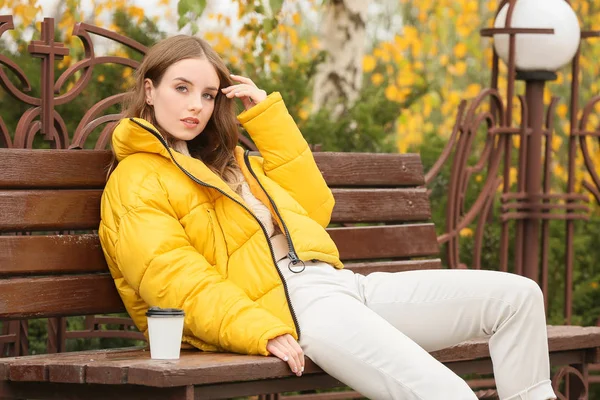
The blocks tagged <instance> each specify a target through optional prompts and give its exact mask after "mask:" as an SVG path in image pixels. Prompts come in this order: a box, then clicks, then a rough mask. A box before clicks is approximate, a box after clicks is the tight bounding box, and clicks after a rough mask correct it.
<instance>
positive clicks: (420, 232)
mask: <svg viewBox="0 0 600 400" xmlns="http://www.w3.org/2000/svg"><path fill="white" fill-rule="evenodd" d="M327 231H328V232H329V234H330V235H331V237H332V239H333V240H334V241H335V243H336V245H337V247H338V250H339V251H340V256H341V258H342V260H364V259H378V258H402V257H418V256H430V255H436V254H438V252H439V247H438V244H437V237H436V233H435V227H434V226H433V224H410V225H392V226H360V227H344V228H329V229H328V230H327Z"/></svg>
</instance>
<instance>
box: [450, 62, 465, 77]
mask: <svg viewBox="0 0 600 400" xmlns="http://www.w3.org/2000/svg"><path fill="white" fill-rule="evenodd" d="M449 70H450V73H452V74H454V75H456V76H463V75H464V74H465V73H466V72H467V63H466V62H464V61H459V62H457V63H456V64H454V66H452V67H450V68H449Z"/></svg>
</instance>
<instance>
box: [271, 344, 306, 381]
mask: <svg viewBox="0 0 600 400" xmlns="http://www.w3.org/2000/svg"><path fill="white" fill-rule="evenodd" d="M267 351H268V352H269V353H271V354H273V355H274V356H275V357H277V358H280V359H282V360H283V361H285V362H287V363H288V365H289V366H290V369H291V370H292V372H293V373H295V374H296V375H298V376H301V375H302V372H304V352H303V351H302V348H301V347H300V345H299V344H298V342H296V339H294V337H293V336H292V335H290V334H288V333H286V334H285V335H281V336H277V337H276V338H273V339H271V340H269V341H268V342H267Z"/></svg>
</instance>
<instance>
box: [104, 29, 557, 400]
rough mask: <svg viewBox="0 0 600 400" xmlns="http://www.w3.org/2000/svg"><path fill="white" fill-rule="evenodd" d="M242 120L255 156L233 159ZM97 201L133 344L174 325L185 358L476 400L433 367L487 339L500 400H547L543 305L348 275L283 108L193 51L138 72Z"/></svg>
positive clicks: (174, 51)
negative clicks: (160, 318) (159, 313)
mask: <svg viewBox="0 0 600 400" xmlns="http://www.w3.org/2000/svg"><path fill="white" fill-rule="evenodd" d="M236 98H237V99H240V100H241V101H242V103H243V105H244V107H245V111H244V112H242V113H241V114H240V115H238V116H237V120H238V121H239V122H240V123H241V124H242V125H243V127H244V128H245V129H246V131H247V132H248V133H249V134H250V136H251V137H252V139H253V141H254V143H255V144H256V146H257V147H258V149H259V150H260V154H261V157H255V156H249V155H248V153H245V152H244V151H243V150H242V149H241V148H239V147H236V143H237V121H236V116H235V113H234V99H236ZM124 117H125V118H123V119H122V121H120V123H119V124H118V125H117V127H116V128H115V130H114V133H113V138H112V147H113V151H114V154H115V157H116V161H117V162H118V165H117V166H116V168H115V169H114V171H113V172H112V174H111V175H110V178H109V180H108V183H107V185H106V189H105V192H104V195H103V197H102V222H101V225H100V228H99V233H100V239H101V242H102V247H103V249H104V253H105V256H106V259H107V261H108V265H109V267H110V271H111V273H112V276H113V278H114V280H115V284H116V286H117V289H118V291H119V293H120V295H121V297H122V299H123V302H124V304H125V306H126V307H127V311H128V312H129V314H130V315H131V317H132V318H133V319H134V321H135V323H136V324H137V326H138V328H139V329H140V330H141V331H142V332H146V330H147V324H146V318H145V316H144V314H145V312H146V310H147V309H148V307H149V306H160V307H178V308H182V309H183V310H185V313H186V314H185V315H186V316H185V327H184V336H183V342H185V343H187V344H191V345H193V346H195V347H197V348H199V349H201V350H206V351H231V352H238V353H245V354H262V355H265V356H268V355H273V356H275V357H279V358H280V359H282V360H283V361H285V362H287V363H288V364H289V366H290V368H291V370H292V371H293V372H294V373H296V374H297V375H298V376H300V375H302V371H303V369H304V354H306V355H307V356H309V357H310V358H311V359H312V360H314V361H315V362H316V363H317V364H318V365H319V366H320V367H321V368H323V369H324V370H325V371H327V372H328V373H329V374H330V375H332V376H334V377H336V378H337V379H339V380H341V381H342V382H345V383H346V384H348V385H349V386H351V387H353V388H354V389H356V390H357V391H359V392H361V393H362V394H363V395H365V396H367V397H369V398H373V399H432V400H439V399H475V398H476V397H475V396H474V394H473V392H472V391H471V390H470V389H469V387H468V386H467V385H466V383H465V382H464V381H463V380H462V379H460V378H459V377H458V376H457V375H455V374H454V373H453V372H451V371H450V370H449V369H447V368H446V367H445V366H444V365H443V364H441V363H439V362H437V361H436V360H435V359H434V358H433V357H431V356H430V355H429V353H428V351H432V350H436V349H440V348H444V347H447V346H451V345H454V344H456V343H459V342H461V341H464V340H467V339H469V338H473V337H477V336H483V335H491V339H490V352H491V355H492V359H493V362H494V367H495V377H496V383H497V386H498V391H499V394H500V397H501V398H502V399H530V400H545V399H554V398H555V396H554V393H553V391H552V388H551V385H550V381H549V373H550V371H549V363H548V347H547V337H546V325H545V316H544V306H543V299H542V294H541V291H540V290H539V288H538V286H537V285H536V284H535V283H534V282H533V281H531V280H528V279H525V278H522V277H520V276H517V275H513V274H508V273H500V272H490V271H468V270H460V271H458V270H437V271H415V272H404V273H397V274H387V273H374V274H371V275H369V276H366V277H365V276H362V275H358V274H354V273H353V272H351V271H349V270H344V269H343V265H342V263H341V262H340V259H339V254H338V251H337V249H336V246H335V244H334V243H333V241H332V240H331V238H330V237H329V235H328V234H327V232H326V230H325V227H326V226H327V224H328V223H329V219H330V215H331V211H332V209H333V205H334V199H333V197H332V194H331V191H330V190H329V188H328V187H327V185H326V183H325V181H324V180H323V177H322V176H321V174H320V172H319V170H318V168H317V166H316V165H315V162H314V159H313V156H312V154H311V152H310V150H309V147H308V145H307V143H306V141H305V140H304V139H303V137H302V135H301V133H300V131H299V130H298V128H297V126H296V124H295V123H294V121H293V120H292V118H291V117H290V115H289V114H288V112H287V109H286V107H285V105H284V103H283V100H282V98H281V96H280V95H279V94H278V93H272V94H270V95H268V96H267V94H266V93H265V92H264V91H263V90H260V89H259V88H258V87H256V85H255V84H254V83H253V82H252V81H251V80H250V79H248V78H245V77H241V76H234V75H230V74H229V72H228V70H227V67H226V66H225V65H224V63H223V61H222V60H221V59H220V58H219V56H218V55H217V54H216V53H215V52H214V51H213V50H212V49H211V48H210V46H208V45H207V44H206V43H205V42H204V41H203V40H201V39H198V38H195V37H189V36H175V37H172V38H169V39H166V40H163V41H161V42H160V43H158V44H156V45H155V46H153V47H152V48H151V49H150V51H149V52H148V54H147V55H146V57H145V58H144V60H143V62H142V64H141V65H140V67H139V69H138V71H137V81H136V85H135V87H134V88H133V90H132V92H131V93H130V95H129V98H128V101H127V103H126V108H125V111H124Z"/></svg>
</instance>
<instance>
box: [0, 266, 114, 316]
mask: <svg viewBox="0 0 600 400" xmlns="http://www.w3.org/2000/svg"><path fill="white" fill-rule="evenodd" d="M124 311H125V307H124V306H123V303H122V302H121V299H120V297H119V295H118V294H117V290H116V288H115V284H114V282H113V280H112V278H111V276H110V275H109V274H89V275H65V276H60V277H43V278H6V279H0V318H3V319H13V318H33V317H36V318H37V317H40V318H43V317H54V316H69V315H86V314H110V313H117V312H124Z"/></svg>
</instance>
